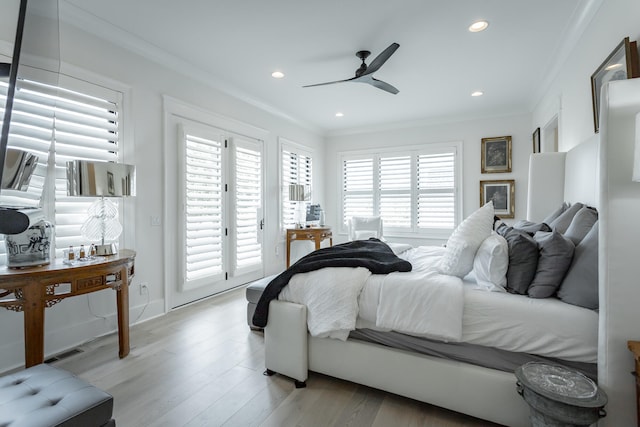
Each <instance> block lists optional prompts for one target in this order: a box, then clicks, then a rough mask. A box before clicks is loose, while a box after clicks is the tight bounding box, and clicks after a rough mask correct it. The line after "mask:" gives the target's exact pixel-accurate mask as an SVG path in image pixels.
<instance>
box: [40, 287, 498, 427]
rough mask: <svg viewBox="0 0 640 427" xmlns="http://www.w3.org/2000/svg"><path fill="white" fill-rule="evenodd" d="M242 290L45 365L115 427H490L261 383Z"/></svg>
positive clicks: (360, 391)
mask: <svg viewBox="0 0 640 427" xmlns="http://www.w3.org/2000/svg"><path fill="white" fill-rule="evenodd" d="M244 294H245V291H244V289H243V288H239V289H235V290H232V291H230V292H226V293H224V294H221V295H218V296H216V297H213V298H210V299H206V300H202V301H199V302H197V303H195V304H192V305H189V306H186V307H182V308H180V309H177V310H173V311H171V312H170V313H168V314H167V315H165V316H161V317H158V318H155V319H152V320H150V321H147V322H145V323H141V324H138V325H134V326H132V327H131V353H130V354H129V356H128V357H126V358H124V359H119V358H118V339H117V335H116V334H111V335H107V336H104V337H100V338H97V339H95V340H93V341H90V342H88V343H85V344H83V345H82V346H80V347H79V349H80V350H82V352H81V353H78V354H75V355H73V356H70V357H68V358H66V359H62V360H59V361H56V362H53V363H52V364H53V365H55V366H59V367H61V368H63V369H67V370H69V371H71V372H73V373H75V374H76V375H78V376H80V377H81V378H83V379H85V380H87V381H89V382H90V383H92V384H94V385H96V386H97V387H99V388H102V389H103V390H105V391H107V392H108V393H111V394H112V395H113V396H114V418H115V419H116V423H117V425H118V426H119V427H147V426H149V427H185V426H188V427H196V426H206V427H210V426H225V427H235V426H238V427H245V426H261V427H270V426H273V427H282V426H312V427H314V426H349V427H370V426H376V427H387V426H434V427H435V426H437V427H479V426H483V427H490V426H496V425H495V424H492V423H489V422H486V421H482V420H477V419H475V418H472V417H467V416H465V415H462V414H458V413H455V412H451V411H447V410H444V409H441V408H437V407H434V406H431V405H428V404H425V403H422V402H418V401H415V400H412V399H406V398H403V397H400V396H397V395H393V394H390V393H386V392H383V391H380V390H376V389H373V388H369V387H366V386H362V385H358V384H354V383H351V382H349V381H343V380H339V379H335V378H331V377H328V376H326V375H321V374H317V373H313V372H310V374H309V379H308V380H307V388H303V389H296V388H295V387H294V384H293V381H292V380H291V379H289V378H286V377H283V376H281V375H275V376H271V377H266V376H264V375H263V374H262V373H263V371H264V336H263V334H262V333H261V332H257V331H252V330H250V329H249V327H248V326H247V324H246V300H245V298H244Z"/></svg>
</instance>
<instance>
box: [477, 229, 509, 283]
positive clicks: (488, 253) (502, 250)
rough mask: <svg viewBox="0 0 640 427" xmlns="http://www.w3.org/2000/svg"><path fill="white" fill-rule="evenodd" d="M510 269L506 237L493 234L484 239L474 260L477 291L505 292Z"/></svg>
mask: <svg viewBox="0 0 640 427" xmlns="http://www.w3.org/2000/svg"><path fill="white" fill-rule="evenodd" d="M508 268H509V245H508V244H507V241H506V240H505V238H504V237H502V236H501V235H499V234H497V233H495V232H492V233H491V234H490V235H489V237H487V238H486V239H484V241H483V242H482V244H481V245H480V247H479V248H478V252H476V257H475V258H474V260H473V274H474V276H475V277H476V282H477V286H476V288H477V289H482V290H484V291H495V292H505V291H506V289H505V287H506V286H507V269H508Z"/></svg>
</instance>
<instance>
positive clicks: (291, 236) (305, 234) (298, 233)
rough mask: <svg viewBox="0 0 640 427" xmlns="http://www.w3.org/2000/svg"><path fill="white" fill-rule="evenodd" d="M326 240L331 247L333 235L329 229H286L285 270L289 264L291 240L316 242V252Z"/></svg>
mask: <svg viewBox="0 0 640 427" xmlns="http://www.w3.org/2000/svg"><path fill="white" fill-rule="evenodd" d="M326 238H328V239H329V244H330V245H331V246H333V234H332V233H331V228H329V227H311V228H288V229H287V268H289V265H290V264H291V242H292V241H293V240H313V241H315V242H316V250H318V249H320V243H321V242H322V241H323V240H324V239H326Z"/></svg>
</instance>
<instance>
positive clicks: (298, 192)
mask: <svg viewBox="0 0 640 427" xmlns="http://www.w3.org/2000/svg"><path fill="white" fill-rule="evenodd" d="M289 200H291V201H292V202H303V201H304V200H305V198H304V185H302V184H289Z"/></svg>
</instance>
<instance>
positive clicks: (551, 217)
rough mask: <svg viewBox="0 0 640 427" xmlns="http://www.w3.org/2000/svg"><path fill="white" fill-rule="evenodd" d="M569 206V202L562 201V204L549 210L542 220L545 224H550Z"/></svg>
mask: <svg viewBox="0 0 640 427" xmlns="http://www.w3.org/2000/svg"><path fill="white" fill-rule="evenodd" d="M568 208H569V203H567V202H562V204H561V205H560V206H559V207H558V208H557V209H556V210H555V211H553V212H551V213H550V214H549V215H547V217H546V218H545V219H543V220H542V222H544V223H545V224H551V223H552V222H553V220H554V219H556V218H558V217H559V216H560V214H561V213H562V212H564V211H566V210H567V209H568Z"/></svg>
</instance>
